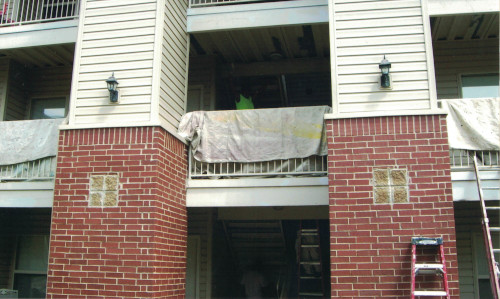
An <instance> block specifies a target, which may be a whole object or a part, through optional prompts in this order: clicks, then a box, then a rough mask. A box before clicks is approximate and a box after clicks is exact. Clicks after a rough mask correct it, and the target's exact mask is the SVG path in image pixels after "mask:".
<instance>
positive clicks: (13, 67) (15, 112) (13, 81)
mask: <svg viewBox="0 0 500 299" xmlns="http://www.w3.org/2000/svg"><path fill="white" fill-rule="evenodd" d="M26 73H27V72H26V69H25V68H24V67H23V66H22V65H21V64H19V63H17V62H15V61H13V60H11V62H10V67H9V78H8V92H7V105H6V111H5V118H4V120H23V119H26V118H27V113H28V100H27V95H28V92H29V90H28V87H27V86H26V84H25V82H26V76H27V74H26Z"/></svg>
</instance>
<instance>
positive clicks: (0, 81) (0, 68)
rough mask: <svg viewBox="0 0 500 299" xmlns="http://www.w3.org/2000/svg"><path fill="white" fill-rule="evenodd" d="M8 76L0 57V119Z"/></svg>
mask: <svg viewBox="0 0 500 299" xmlns="http://www.w3.org/2000/svg"><path fill="white" fill-rule="evenodd" d="M8 78H9V60H7V59H0V121H2V120H3V119H4V113H5V103H6V100H7V84H8V81H7V80H8ZM0 288H1V286H0Z"/></svg>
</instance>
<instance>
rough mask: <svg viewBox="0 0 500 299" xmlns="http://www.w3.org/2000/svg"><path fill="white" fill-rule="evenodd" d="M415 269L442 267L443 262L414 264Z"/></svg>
mask: <svg viewBox="0 0 500 299" xmlns="http://www.w3.org/2000/svg"><path fill="white" fill-rule="evenodd" d="M415 269H443V264H415Z"/></svg>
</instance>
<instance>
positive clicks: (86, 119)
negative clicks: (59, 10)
mask: <svg viewBox="0 0 500 299" xmlns="http://www.w3.org/2000/svg"><path fill="white" fill-rule="evenodd" d="M156 10H157V3H156V1H153V0H149V1H139V2H138V1H130V0H108V1H97V0H87V1H85V0H84V1H82V4H81V11H80V25H79V36H78V42H77V48H76V53H75V72H74V76H73V77H74V80H73V85H72V100H71V109H70V112H71V115H70V120H69V121H70V125H80V126H82V125H83V126H85V125H90V124H109V125H116V124H120V123H122V124H123V123H126V122H131V121H133V122H135V123H149V122H150V121H151V105H152V104H153V103H152V80H153V57H154V43H155V24H156ZM112 72H114V73H115V77H116V78H117V80H118V82H119V91H120V103H119V104H115V105H111V104H109V92H108V90H107V88H106V83H105V82H104V81H105V80H106V79H107V78H108V77H109V76H111V74H112Z"/></svg>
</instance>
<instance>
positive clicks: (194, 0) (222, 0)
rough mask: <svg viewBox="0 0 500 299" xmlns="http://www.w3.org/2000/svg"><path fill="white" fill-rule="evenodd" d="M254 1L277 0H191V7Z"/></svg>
mask: <svg viewBox="0 0 500 299" xmlns="http://www.w3.org/2000/svg"><path fill="white" fill-rule="evenodd" d="M282 1H287V0H282ZM252 2H275V1H269V0H190V1H189V7H202V6H216V5H227V4H240V3H252Z"/></svg>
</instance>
